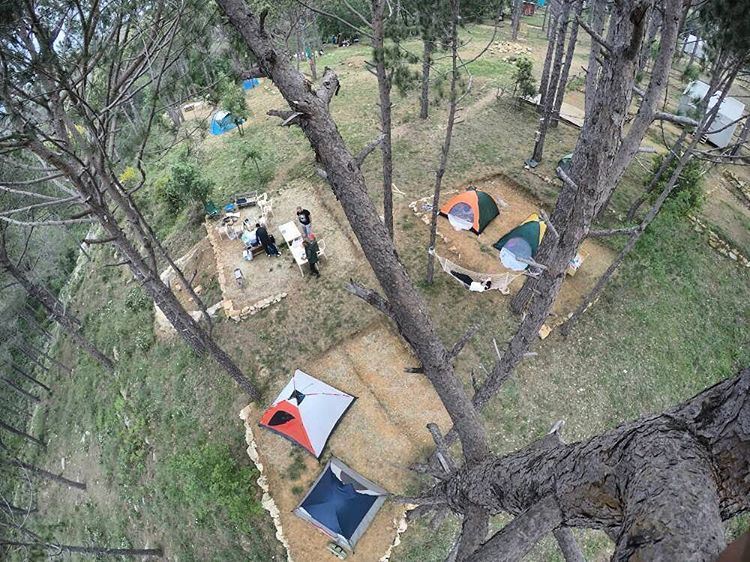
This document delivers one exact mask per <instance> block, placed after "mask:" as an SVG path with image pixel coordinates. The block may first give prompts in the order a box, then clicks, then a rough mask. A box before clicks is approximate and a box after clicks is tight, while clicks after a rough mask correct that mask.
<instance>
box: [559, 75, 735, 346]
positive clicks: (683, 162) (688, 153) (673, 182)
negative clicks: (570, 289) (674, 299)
mask: <svg viewBox="0 0 750 562" xmlns="http://www.w3.org/2000/svg"><path fill="white" fill-rule="evenodd" d="M733 81H734V78H732V79H731V81H730V82H729V83H728V84H727V85H726V87H724V88H723V90H722V92H721V94H720V95H719V98H718V99H717V100H716V103H715V104H714V106H713V107H714V109H716V110H718V108H719V107H721V104H722V103H723V102H724V98H726V95H727V94H726V92H728V91H729V90H730V88H731V87H732V82H733ZM715 92H716V85H715V84H714V85H713V86H710V87H709V89H708V92H707V93H706V95H705V97H704V98H703V102H704V103H708V100H710V99H711V98H712V97H713V96H714V93H715ZM716 113H717V111H713V110H712V111H710V112H709V113H708V114H707V115H705V116H704V118H703V119H702V121H701V124H700V125H699V126H698V128H697V129H696V131H695V134H694V135H693V140H692V141H691V142H690V145H689V146H688V147H687V149H686V150H685V151H683V153H682V155H681V156H680V159H679V161H678V162H677V165H676V166H675V169H674V170H673V171H672V175H671V176H670V177H669V180H668V181H667V183H666V184H665V185H664V187H663V189H662V191H661V193H660V194H659V197H658V198H657V199H656V201H655V202H654V204H653V205H652V206H651V208H650V209H649V211H648V213H646V216H645V217H644V218H643V220H642V221H641V224H640V225H639V227H638V230H636V231H635V232H634V233H633V234H631V235H630V237H629V238H628V241H627V243H626V244H625V246H624V247H623V248H622V249H621V250H620V252H619V253H618V254H617V257H616V258H615V260H614V261H613V262H612V263H611V264H610V265H609V267H608V268H607V271H605V272H604V275H602V276H601V277H600V278H599V279H598V280H597V282H596V285H595V286H594V288H593V289H591V291H589V293H588V294H586V295H585V296H584V297H583V300H582V301H581V303H580V304H579V305H578V307H577V308H576V310H575V312H573V314H572V315H571V316H570V317H569V318H568V319H567V320H566V321H565V323H564V324H563V325H562V326H561V327H560V332H561V333H562V334H563V335H568V334H569V333H570V330H571V329H572V328H573V326H575V324H576V322H578V319H579V318H580V316H581V314H583V313H584V312H585V311H586V309H588V307H589V306H590V305H591V304H592V303H593V302H594V301H595V300H596V299H597V298H599V295H601V293H602V291H603V290H604V287H606V285H607V283H609V280H610V279H611V278H612V275H614V273H615V271H617V269H618V268H619V267H620V265H622V263H623V262H624V261H625V258H626V257H627V255H628V254H629V253H630V252H631V251H632V250H633V248H635V245H636V244H637V243H638V240H640V239H641V237H642V236H643V234H644V232H646V229H647V228H648V227H649V225H651V223H652V222H653V221H654V219H655V218H656V216H657V215H658V214H659V211H660V210H661V208H662V206H663V205H664V202H665V201H666V200H667V197H669V195H670V194H671V193H672V191H673V190H674V188H675V187H676V186H677V182H678V181H679V179H680V175H681V174H682V171H683V170H684V169H685V166H687V165H688V163H689V162H690V160H691V159H692V158H693V155H694V152H695V148H696V146H697V145H698V143H699V142H700V139H701V138H702V137H703V135H704V134H705V133H706V131H709V130H710V127H711V126H712V124H713V122H714V119H715V118H716ZM683 134H684V133H683ZM679 142H680V141H678V143H679ZM680 144H681V143H680ZM678 150H679V148H677V149H676V150H675V151H674V152H672V155H673V154H674V153H675V152H677V151H678ZM667 160H668V158H665V159H664V161H665V162H666V161H667ZM659 172H661V173H663V172H664V170H662V167H661V166H660V169H659ZM659 172H657V174H659ZM653 183H654V185H655V184H656V182H653Z"/></svg>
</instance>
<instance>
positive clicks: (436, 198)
mask: <svg viewBox="0 0 750 562" xmlns="http://www.w3.org/2000/svg"><path fill="white" fill-rule="evenodd" d="M458 2H459V0H451V12H452V13H451V65H452V66H451V70H452V71H451V93H450V100H449V106H448V125H447V126H446V128H445V140H444V141H443V146H442V150H441V151H440V165H439V166H438V169H437V173H436V174H435V191H434V193H433V196H432V211H431V219H432V220H431V221H430V246H429V248H428V253H427V275H426V279H425V280H426V281H427V283H428V284H432V281H433V277H434V276H435V252H434V250H435V244H436V242H437V217H438V208H439V206H440V189H441V187H442V184H443V176H444V175H445V169H446V167H447V166H448V154H449V153H450V148H451V139H452V138H453V125H454V123H455V120H456V107H457V106H458V17H459V4H458Z"/></svg>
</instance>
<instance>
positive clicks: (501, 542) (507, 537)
mask: <svg viewBox="0 0 750 562" xmlns="http://www.w3.org/2000/svg"><path fill="white" fill-rule="evenodd" d="M560 523H562V512H561V511H560V507H559V506H558V505H557V500H555V498H554V496H547V497H545V498H544V499H542V500H540V501H538V502H537V503H536V504H534V505H533V506H531V508H529V509H528V510H527V511H525V512H523V513H521V514H520V515H519V516H518V517H516V518H515V519H514V520H513V521H511V522H510V523H509V524H508V525H506V526H505V527H503V528H502V529H501V530H500V531H498V532H497V533H495V534H494V535H493V536H492V538H491V539H490V540H488V541H487V542H486V543H484V544H483V545H482V547H481V548H480V549H479V550H477V552H476V553H474V555H473V556H472V557H471V558H470V560H471V562H511V561H517V560H521V559H522V558H523V557H524V556H525V555H526V554H528V553H529V551H530V550H531V549H532V548H533V547H534V545H536V543H538V542H539V541H540V540H541V539H542V538H543V537H544V536H545V535H546V534H547V533H549V532H550V531H552V530H553V529H556V528H557V527H558V526H559V525H560Z"/></svg>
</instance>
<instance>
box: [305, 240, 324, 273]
mask: <svg viewBox="0 0 750 562" xmlns="http://www.w3.org/2000/svg"><path fill="white" fill-rule="evenodd" d="M302 245H303V246H304V247H305V257H306V258H307V263H308V264H310V273H312V274H313V275H314V276H315V277H320V271H318V259H319V258H318V243H317V242H316V241H315V239H314V238H310V239H309V240H308V239H305V240H304V241H303V242H302Z"/></svg>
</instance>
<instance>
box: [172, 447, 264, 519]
mask: <svg viewBox="0 0 750 562" xmlns="http://www.w3.org/2000/svg"><path fill="white" fill-rule="evenodd" d="M162 469H163V473H162V475H161V477H162V479H163V480H164V484H163V486H162V490H163V493H164V494H165V495H166V496H167V498H168V500H169V501H170V502H174V503H175V504H177V503H181V504H186V505H188V506H189V507H190V508H191V510H192V511H193V513H194V514H195V520H196V523H197V524H199V525H205V524H207V523H208V522H209V520H210V519H211V517H216V516H220V515H223V516H225V517H226V518H227V519H228V520H229V521H231V522H232V523H234V524H235V525H237V527H238V528H240V529H241V530H242V531H244V532H251V529H250V522H251V516H252V515H257V514H259V513H260V512H261V511H262V508H261V506H260V503H259V502H257V501H256V500H255V498H254V495H253V485H252V484H253V482H254V480H255V478H257V473H256V471H255V469H254V468H251V467H249V466H240V465H238V464H237V462H236V461H235V460H234V457H233V456H232V454H231V452H230V450H229V446H227V445H225V444H216V443H205V444H203V445H201V446H199V447H196V448H194V449H189V450H186V451H184V452H181V453H178V454H176V455H175V456H173V457H172V458H171V459H169V460H168V461H167V463H166V464H165V465H164V466H163V467H162Z"/></svg>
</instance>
